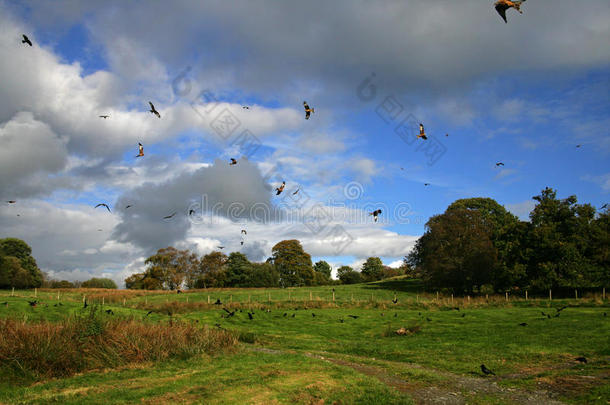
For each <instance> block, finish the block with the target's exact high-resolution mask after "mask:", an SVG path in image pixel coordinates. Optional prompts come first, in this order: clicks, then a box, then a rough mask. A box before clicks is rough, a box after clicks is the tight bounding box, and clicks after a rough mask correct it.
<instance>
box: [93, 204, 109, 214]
mask: <svg viewBox="0 0 610 405" xmlns="http://www.w3.org/2000/svg"><path fill="white" fill-rule="evenodd" d="M97 207H106V209H107V210H108V212H112V211H110V207H109V206H108V204H104V203H100V204H98V205H96V206H95V208H97Z"/></svg>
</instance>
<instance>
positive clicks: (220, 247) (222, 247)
mask: <svg viewBox="0 0 610 405" xmlns="http://www.w3.org/2000/svg"><path fill="white" fill-rule="evenodd" d="M216 247H217V248H218V249H224V248H225V247H224V246H216Z"/></svg>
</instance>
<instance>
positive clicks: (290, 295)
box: [288, 291, 292, 301]
mask: <svg viewBox="0 0 610 405" xmlns="http://www.w3.org/2000/svg"><path fill="white" fill-rule="evenodd" d="M288 301H292V291H288Z"/></svg>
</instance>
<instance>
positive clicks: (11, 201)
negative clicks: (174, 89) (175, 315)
mask: <svg viewBox="0 0 610 405" xmlns="http://www.w3.org/2000/svg"><path fill="white" fill-rule="evenodd" d="M16 202H17V201H15V200H8V201H7V203H9V204H15V203H16ZM602 208H603V207H602Z"/></svg>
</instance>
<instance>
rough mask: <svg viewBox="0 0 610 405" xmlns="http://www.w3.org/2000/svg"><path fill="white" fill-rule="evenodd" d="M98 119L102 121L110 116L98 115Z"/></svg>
mask: <svg viewBox="0 0 610 405" xmlns="http://www.w3.org/2000/svg"><path fill="white" fill-rule="evenodd" d="M99 117H100V118H103V119H106V118H108V117H110V115H100V116H99Z"/></svg>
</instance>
